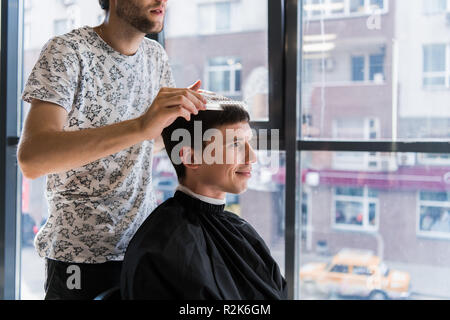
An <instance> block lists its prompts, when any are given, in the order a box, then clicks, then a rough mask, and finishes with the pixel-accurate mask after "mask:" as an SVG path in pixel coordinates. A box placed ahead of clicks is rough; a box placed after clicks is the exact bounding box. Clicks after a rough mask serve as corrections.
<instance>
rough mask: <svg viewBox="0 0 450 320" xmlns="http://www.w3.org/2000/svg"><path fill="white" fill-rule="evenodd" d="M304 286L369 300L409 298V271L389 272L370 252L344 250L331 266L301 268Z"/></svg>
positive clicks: (316, 264)
mask: <svg viewBox="0 0 450 320" xmlns="http://www.w3.org/2000/svg"><path fill="white" fill-rule="evenodd" d="M300 281H301V285H303V286H306V287H308V288H309V289H310V290H317V291H318V292H320V293H323V294H336V295H340V296H351V297H362V298H369V299H377V300H381V299H405V298H408V297H409V296H410V284H411V277H410V275H409V273H408V272H403V271H398V270H390V269H389V268H388V267H387V266H386V265H385V264H384V263H383V262H382V261H381V259H380V258H379V257H378V256H376V255H374V254H373V253H372V252H371V251H363V250H355V249H343V250H341V251H340V252H339V253H338V254H336V255H335V256H334V257H333V259H332V261H331V262H329V263H326V262H325V263H307V264H305V265H303V266H302V267H301V268H300Z"/></svg>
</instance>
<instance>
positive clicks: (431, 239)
mask: <svg viewBox="0 0 450 320" xmlns="http://www.w3.org/2000/svg"><path fill="white" fill-rule="evenodd" d="M333 154H334V152H326V151H321V152H319V151H317V152H315V151H314V152H299V153H298V157H300V163H301V167H299V168H298V170H299V177H300V178H299V181H298V183H299V187H301V192H302V196H300V195H299V197H298V199H299V200H298V201H301V203H299V204H298V206H297V207H298V208H301V213H300V212H299V215H300V214H301V217H302V218H301V219H299V221H301V223H302V225H301V227H300V228H299V229H300V230H301V233H302V234H301V235H299V237H298V239H299V241H300V242H299V248H300V250H299V257H298V258H299V268H300V269H299V270H298V272H299V275H300V282H299V287H298V289H299V297H300V299H379V298H392V299H450V289H449V288H450V286H449V285H450V268H449V266H450V258H449V257H450V246H449V244H448V241H449V239H450V183H449V182H450V180H449V172H450V162H449V161H448V160H447V163H446V164H444V163H440V164H428V165H424V164H422V163H420V162H419V159H420V158H424V155H423V154H409V153H398V154H394V153H388V154H382V155H379V157H378V161H380V162H381V165H380V167H379V169H377V170H370V169H368V168H366V169H358V170H356V169H354V168H349V169H340V168H337V167H335V166H334V165H333V162H332V159H333ZM361 155H362V156H361V158H363V159H364V158H368V157H369V154H368V153H361ZM300 184H301V185H300ZM304 193H306V194H307V197H306V198H305V197H304V196H303V194H304ZM305 224H306V225H305ZM327 265H332V266H331V268H328V267H327ZM345 268H348V269H345ZM334 269H337V270H334ZM342 270H348V271H345V272H343V271H342ZM336 273H340V274H339V275H337V274H336Z"/></svg>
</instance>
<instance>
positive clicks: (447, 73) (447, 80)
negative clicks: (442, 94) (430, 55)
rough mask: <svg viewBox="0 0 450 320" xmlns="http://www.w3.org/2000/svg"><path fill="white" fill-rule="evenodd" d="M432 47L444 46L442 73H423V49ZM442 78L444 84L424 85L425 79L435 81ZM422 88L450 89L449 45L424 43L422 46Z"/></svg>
mask: <svg viewBox="0 0 450 320" xmlns="http://www.w3.org/2000/svg"><path fill="white" fill-rule="evenodd" d="M434 45H442V46H445V56H444V58H445V62H444V64H445V65H444V70H443V71H425V47H430V46H434ZM442 77H444V84H443V85H440V84H428V85H425V79H435V78H442ZM422 88H423V89H424V90H442V89H450V43H445V42H444V43H424V44H423V45H422Z"/></svg>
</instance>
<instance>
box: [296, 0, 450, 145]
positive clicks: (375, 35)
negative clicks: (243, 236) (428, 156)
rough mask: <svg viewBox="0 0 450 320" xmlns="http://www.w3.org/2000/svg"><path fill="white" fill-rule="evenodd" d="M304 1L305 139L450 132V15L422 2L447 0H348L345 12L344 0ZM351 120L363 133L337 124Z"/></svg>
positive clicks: (422, 136)
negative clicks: (339, 8)
mask: <svg viewBox="0 0 450 320" xmlns="http://www.w3.org/2000/svg"><path fill="white" fill-rule="evenodd" d="M302 3H303V16H302V15H299V19H302V20H300V23H299V26H300V25H301V26H302V29H299V30H301V31H302V32H301V33H302V34H301V38H299V43H301V44H302V50H300V47H299V50H298V59H299V66H300V67H301V73H302V74H301V75H299V77H298V80H299V82H298V89H299V91H298V93H299V96H300V101H301V112H299V113H298V114H299V115H298V117H299V118H298V121H297V123H298V125H299V128H298V132H299V133H301V137H300V136H299V137H298V138H299V139H308V140H321V139H322V140H332V139H335V138H337V137H338V138H339V139H340V140H356V139H357V140H390V139H397V140H404V141H405V140H406V141H407V140H413V141H417V140H422V141H429V140H430V139H433V140H445V139H448V138H449V137H450V129H449V128H450V127H449V123H450V108H448V104H449V103H448V102H449V101H450V90H449V89H450V33H449V32H448V28H447V26H446V20H445V16H443V15H429V14H425V13H424V10H423V8H422V3H426V4H424V6H434V5H436V4H437V5H438V7H439V8H444V7H445V10H448V9H447V8H446V6H447V4H448V3H449V1H444V2H442V3H441V2H434V1H427V0H423V1H417V3H416V2H414V4H413V2H411V1H407V0H397V1H379V0H348V1H343V4H344V11H343V12H342V13H340V14H333V8H334V6H335V5H337V4H339V1H331V0H330V1H303V2H302ZM433 3H435V4H433ZM444 3H445V6H444ZM319 9H320V10H319ZM322 9H323V10H322ZM445 10H444V11H445ZM314 11H317V12H318V14H313V12H314ZM299 70H300V69H299ZM300 80H302V82H300ZM342 119H344V120H342ZM345 119H351V120H349V121H351V122H359V123H360V124H361V128H360V129H358V130H360V134H355V130H356V127H354V126H353V125H349V129H348V130H346V129H343V128H342V126H339V124H337V123H338V122H340V121H345ZM371 119H373V120H374V121H375V122H376V123H377V124H376V129H375V130H371V129H370V127H369V125H368V122H369V121H370V120H371ZM300 125H301V126H302V127H301V128H300ZM345 126H347V125H344V127H345ZM350 126H351V127H352V128H355V130H353V129H350ZM337 127H338V128H337ZM356 136H357V137H356Z"/></svg>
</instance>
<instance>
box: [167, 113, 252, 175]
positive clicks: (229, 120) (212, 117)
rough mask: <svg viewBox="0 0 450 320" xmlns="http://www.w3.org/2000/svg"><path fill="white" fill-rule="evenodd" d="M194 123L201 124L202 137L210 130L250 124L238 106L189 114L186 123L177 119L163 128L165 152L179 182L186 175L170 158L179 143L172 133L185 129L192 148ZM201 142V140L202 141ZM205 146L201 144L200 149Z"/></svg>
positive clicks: (245, 114) (181, 166) (182, 168)
mask: <svg viewBox="0 0 450 320" xmlns="http://www.w3.org/2000/svg"><path fill="white" fill-rule="evenodd" d="M194 121H201V122H202V136H201V137H200V138H201V139H202V138H203V135H204V133H205V131H207V130H208V129H212V128H217V127H219V126H222V125H227V124H235V123H239V122H250V115H249V114H248V112H247V111H246V110H245V109H244V108H242V107H241V106H238V105H226V106H224V107H223V110H221V111H220V110H205V111H203V110H202V111H199V112H198V114H197V115H194V114H191V120H190V121H187V120H186V119H185V118H181V117H179V118H177V119H176V120H175V121H174V122H173V123H172V124H171V125H170V126H168V127H167V128H165V129H164V130H163V132H162V138H163V141H164V146H165V148H166V152H167V154H168V155H169V158H170V161H171V162H172V164H173V166H174V167H175V171H176V173H177V176H178V180H179V181H181V180H182V179H183V178H184V177H185V175H186V168H185V166H184V164H183V163H181V164H175V163H174V162H173V159H172V158H171V154H172V150H173V148H174V147H175V146H176V145H177V144H178V143H180V141H172V139H171V137H172V133H173V132H174V131H175V130H176V129H186V130H187V131H188V132H189V134H190V135H191V147H192V148H194ZM202 141H203V139H202ZM204 147H205V145H204V144H203V143H202V148H204Z"/></svg>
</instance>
